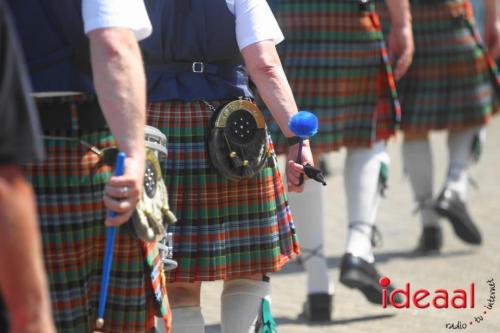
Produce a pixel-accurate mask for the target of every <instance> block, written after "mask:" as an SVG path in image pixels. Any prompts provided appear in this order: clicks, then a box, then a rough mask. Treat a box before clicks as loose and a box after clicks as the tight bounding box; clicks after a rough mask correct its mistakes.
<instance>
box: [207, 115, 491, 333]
mask: <svg viewBox="0 0 500 333" xmlns="http://www.w3.org/2000/svg"><path fill="white" fill-rule="evenodd" d="M400 143H401V139H400V138H399V139H396V140H394V141H393V142H391V143H390V146H389V151H390V155H391V158H392V165H391V174H390V182H389V186H390V189H389V193H388V197H387V199H386V200H384V202H383V203H382V206H381V208H380V213H379V219H378V221H379V222H378V225H379V227H380V229H381V231H382V233H383V235H384V245H383V247H382V248H379V249H378V250H377V251H376V260H377V262H378V268H379V270H380V271H381V272H382V273H383V274H385V275H387V276H389V277H390V278H391V279H392V281H393V282H394V283H395V284H397V286H404V284H405V283H406V282H410V283H411V287H412V288H413V289H414V290H416V289H417V288H427V289H429V290H431V291H433V290H435V289H438V288H445V289H447V290H449V291H452V290H453V289H457V288H463V289H467V288H468V287H469V284H470V283H471V282H475V291H476V296H475V301H476V305H475V308H474V309H461V310H456V309H441V310H436V309H425V310H420V309H416V308H415V307H412V308H410V309H405V310H395V309H382V308H381V307H379V306H374V305H371V304H369V303H367V302H366V301H365V299H364V298H363V296H362V295H361V294H360V293H359V292H357V291H355V290H351V289H347V288H345V287H344V286H342V285H340V283H336V291H335V293H336V295H335V307H334V319H333V321H332V322H330V323H325V324H323V325H315V326H308V325H307V323H305V322H304V321H303V320H301V319H299V318H298V314H299V313H300V311H301V307H302V302H303V300H304V296H305V293H306V289H305V274H304V273H303V271H302V269H301V268H300V266H299V265H298V264H297V263H291V264H290V265H288V266H287V267H286V269H285V270H284V271H282V272H280V273H277V274H274V275H273V277H272V279H273V280H272V283H273V308H272V310H273V314H274V316H275V318H276V319H277V322H278V324H279V331H280V333H298V332H300V333H306V332H315V333H316V332H318V333H321V332H332V333H333V332H338V333H351V332H384V333H385V332H387V333H392V332H398V333H399V332H407V333H414V332H426V333H427V332H432V333H434V332H436V333H439V332H448V331H467V332H481V333H495V332H500V300H497V304H495V305H494V307H493V310H492V311H490V310H487V311H488V312H487V313H486V315H483V317H482V318H483V320H482V321H481V322H480V323H475V322H474V324H473V325H472V326H470V323H469V322H470V321H473V320H474V319H473V318H474V317H478V316H479V315H482V312H483V310H485V309H484V308H483V305H485V304H487V303H486V299H487V298H488V297H489V295H490V294H489V293H490V290H489V287H488V286H487V285H486V281H487V280H488V279H490V278H494V279H495V280H496V282H497V284H498V285H500V242H499V241H498V239H499V238H500V119H496V120H495V121H494V122H493V123H492V125H491V126H490V127H489V130H488V141H487V143H486V146H485V151H484V155H483V159H482V161H481V163H480V164H479V165H478V166H476V167H475V168H474V169H473V172H472V175H473V177H474V179H475V180H476V181H477V183H478V184H479V190H477V191H476V190H474V189H471V190H470V209H471V212H472V214H473V216H474V217H475V218H476V219H477V222H478V224H479V225H480V227H481V229H482V231H483V235H484V245H483V246H482V247H480V248H474V247H471V246H467V245H465V244H464V243H462V242H461V241H460V240H458V239H457V237H455V235H454V234H453V231H452V229H451V228H450V226H449V224H448V223H447V222H446V221H444V220H443V221H442V222H443V223H442V224H443V227H444V237H445V244H444V247H443V250H442V253H441V255H439V256H430V257H418V256H415V255H414V254H413V249H414V247H415V245H416V242H417V238H418V235H419V233H420V226H419V224H418V220H417V218H416V217H415V216H412V214H411V211H412V209H413V204H412V200H411V194H410V188H409V182H408V180H407V179H405V177H404V175H403V172H402V165H401V158H400ZM432 147H433V156H434V161H435V172H436V189H435V190H436V191H438V190H439V189H440V187H441V185H442V182H443V178H444V176H445V171H446V165H447V150H446V136H445V135H442V134H438V135H434V136H433V137H432ZM343 161H344V154H343V153H338V154H333V155H332V156H331V158H329V162H330V166H331V167H332V168H333V171H334V175H333V176H331V177H330V178H329V179H328V187H327V193H328V194H327V197H328V198H329V204H328V205H327V211H326V214H327V221H328V222H327V244H326V255H327V257H328V265H329V268H330V275H331V278H332V279H334V281H338V275H339V261H340V257H341V256H342V254H343V250H344V244H345V238H346V217H345V215H346V213H345V199H344V195H343V187H342V177H341V174H342V166H343ZM220 292H221V284H220V283H207V284H205V286H204V289H203V298H202V307H203V309H204V316H205V320H206V322H207V324H208V327H207V330H206V331H207V332H208V333H216V332H220V326H219V308H220V303H219V295H220ZM459 321H460V322H461V323H466V324H467V325H468V326H469V327H467V328H466V329H458V330H450V329H446V328H445V325H446V323H455V324H456V323H458V322H459Z"/></svg>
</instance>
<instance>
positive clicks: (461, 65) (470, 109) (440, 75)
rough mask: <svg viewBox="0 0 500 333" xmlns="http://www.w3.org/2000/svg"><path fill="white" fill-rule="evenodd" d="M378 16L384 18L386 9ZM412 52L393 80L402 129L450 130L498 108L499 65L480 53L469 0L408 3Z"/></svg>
mask: <svg viewBox="0 0 500 333" xmlns="http://www.w3.org/2000/svg"><path fill="white" fill-rule="evenodd" d="M379 7H380V15H381V17H382V20H383V22H384V26H386V25H388V24H386V21H388V12H387V9H386V8H385V7H384V6H383V5H381V6H378V3H377V10H379ZM411 12H412V17H413V33H414V39H415V54H414V58H413V63H412V65H411V67H410V69H409V71H408V72H407V73H406V75H405V76H404V77H403V78H402V79H401V80H400V81H399V82H398V84H397V88H398V92H399V96H400V101H401V108H402V121H401V128H402V129H403V130H404V131H406V132H411V133H425V132H428V131H429V130H440V129H448V130H452V131H456V130H461V129H465V128H468V127H474V126H479V125H482V124H485V123H487V122H488V120H489V119H490V118H491V116H492V115H493V114H494V113H495V112H496V111H497V110H498V108H497V107H498V105H497V99H498V96H499V95H498V93H499V92H500V90H498V89H499V88H500V85H499V81H498V69H497V66H496V64H495V62H494V61H493V60H492V59H491V57H489V56H488V54H487V53H486V52H485V49H484V46H483V43H482V40H481V37H480V34H479V32H478V30H477V28H476V25H475V21H474V17H473V10H472V7H471V4H470V2H469V1H468V0H465V1H464V0H448V1H444V0H442V1H438V2H437V3H434V4H428V3H423V1H421V2H419V1H414V2H412V3H411Z"/></svg>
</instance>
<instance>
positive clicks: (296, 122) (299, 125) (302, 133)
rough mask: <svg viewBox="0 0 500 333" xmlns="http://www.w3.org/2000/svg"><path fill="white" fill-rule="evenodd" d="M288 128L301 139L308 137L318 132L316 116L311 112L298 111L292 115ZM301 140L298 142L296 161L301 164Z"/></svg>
mask: <svg viewBox="0 0 500 333" xmlns="http://www.w3.org/2000/svg"><path fill="white" fill-rule="evenodd" d="M288 128H289V129H290V130H291V131H292V132H293V133H294V134H295V135H296V136H298V137H300V138H301V139H302V140H305V139H308V138H310V137H311V136H313V135H315V134H316V133H317V132H318V118H317V117H316V116H315V115H314V114H313V113H311V112H308V111H300V112H297V113H296V114H294V115H293V116H292V118H291V119H290V122H289V123H288ZM302 140H301V141H300V142H299V151H298V153H297V163H300V164H302Z"/></svg>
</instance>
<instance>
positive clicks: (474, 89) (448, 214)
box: [398, 0, 500, 253]
mask: <svg viewBox="0 0 500 333" xmlns="http://www.w3.org/2000/svg"><path fill="white" fill-rule="evenodd" d="M485 6H486V20H485V43H483V42H482V41H481V38H480V37H479V33H478V31H477V29H476V26H475V22H474V18H473V11H472V6H471V4H470V1H469V0H432V1H431V0H412V2H411V11H412V17H413V33H414V36H415V46H416V52H415V57H414V61H413V64H412V66H411V67H410V69H409V71H408V73H407V74H406V76H405V77H404V78H403V79H402V80H401V81H400V82H398V91H399V93H400V97H401V107H402V111H403V112H402V114H403V117H402V124H401V128H402V130H403V131H404V134H405V136H404V144H403V160H404V165H405V170H406V171H407V173H408V175H409V177H410V182H411V185H412V188H413V193H414V197H415V201H416V202H417V205H418V210H419V212H420V220H421V223H422V228H423V231H422V235H421V237H420V241H419V245H418V250H420V251H422V252H424V253H426V252H435V251H439V249H440V248H441V246H442V232H441V228H440V226H439V223H438V221H439V217H440V216H441V217H445V218H447V219H448V220H449V221H450V222H451V224H452V226H453V229H454V231H455V233H456V234H457V236H458V237H459V238H460V239H462V240H463V241H464V242H466V243H469V244H474V245H478V244H481V233H480V231H479V229H478V227H477V226H476V224H475V223H474V221H473V219H472V217H471V216H470V214H469V212H468V210H467V207H466V200H467V185H468V182H469V175H468V174H469V173H468V170H469V168H470V167H471V165H472V164H474V162H476V161H477V160H478V158H479V155H480V152H481V144H482V141H483V139H484V127H485V124H486V123H487V122H488V121H489V120H490V119H491V117H492V115H493V114H494V113H495V112H496V111H497V108H496V103H495V102H496V101H497V98H498V93H499V90H498V89H499V81H498V71H497V68H496V65H495V63H494V61H493V58H497V57H498V56H499V55H500V20H499V17H498V10H499V9H500V8H498V7H497V6H500V4H498V1H496V0H485ZM488 52H489V54H488ZM431 130H447V131H448V152H449V166H448V172H447V176H446V180H445V184H444V186H443V188H442V191H441V193H440V194H439V196H438V197H437V199H434V194H433V186H434V180H433V177H434V172H433V164H432V154H431V147H430V143H429V132H430V131H431Z"/></svg>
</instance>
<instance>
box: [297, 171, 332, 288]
mask: <svg viewBox="0 0 500 333" xmlns="http://www.w3.org/2000/svg"><path fill="white" fill-rule="evenodd" d="M288 202H289V204H290V209H291V210H292V214H293V220H294V222H295V226H296V228H297V236H298V238H299V243H300V247H301V252H302V254H301V258H302V259H303V264H304V268H305V270H306V272H307V291H308V293H309V294H316V293H328V294H333V284H330V282H329V278H328V267H327V265H326V259H325V257H324V252H323V244H324V214H323V213H324V212H323V185H321V184H320V183H317V182H315V181H312V180H309V181H307V182H306V183H305V184H304V192H302V193H288Z"/></svg>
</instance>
